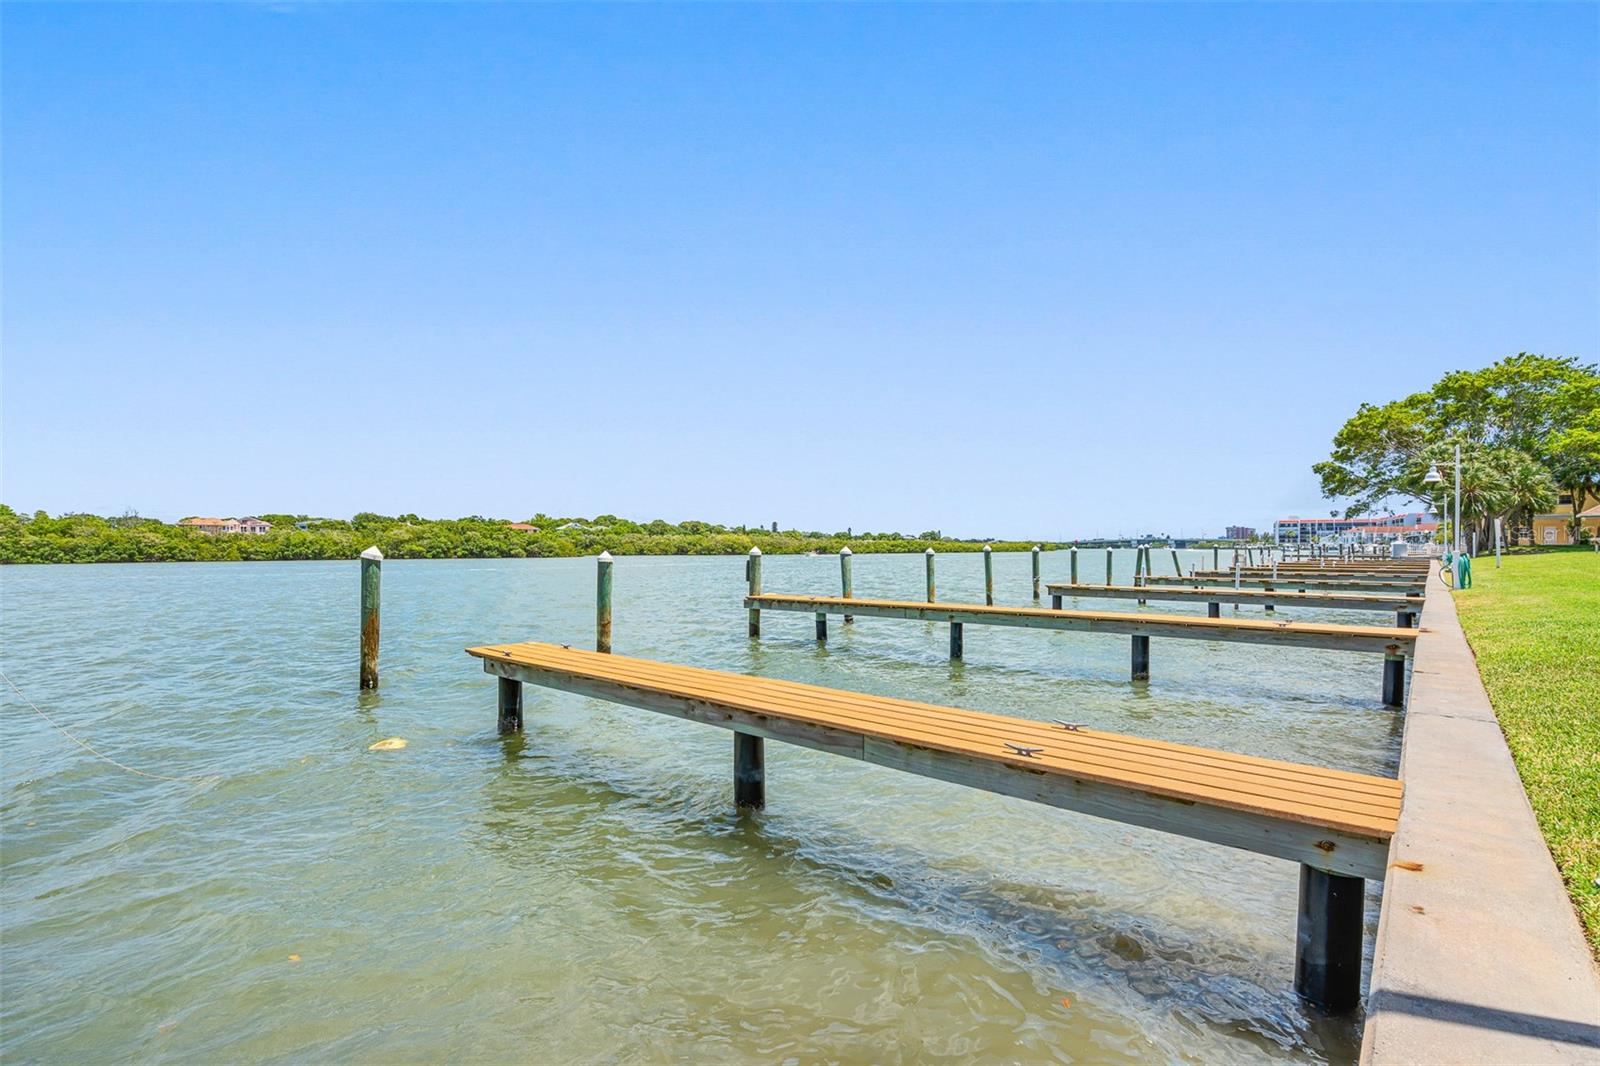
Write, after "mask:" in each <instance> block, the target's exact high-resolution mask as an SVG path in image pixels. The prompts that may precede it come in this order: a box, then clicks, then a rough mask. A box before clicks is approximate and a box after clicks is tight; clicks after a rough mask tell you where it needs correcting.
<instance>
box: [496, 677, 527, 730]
mask: <svg viewBox="0 0 1600 1066" xmlns="http://www.w3.org/2000/svg"><path fill="white" fill-rule="evenodd" d="M497 704H498V706H499V710H500V735H501V736H506V735H508V734H510V733H520V732H522V682H521V681H518V680H517V679H516V678H514V677H502V678H501V679H500V691H499V693H498V700H497Z"/></svg>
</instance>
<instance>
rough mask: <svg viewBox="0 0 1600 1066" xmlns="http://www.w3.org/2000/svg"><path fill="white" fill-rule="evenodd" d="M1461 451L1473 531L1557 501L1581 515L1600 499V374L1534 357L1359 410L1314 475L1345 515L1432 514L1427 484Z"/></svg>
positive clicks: (1465, 373) (1522, 356)
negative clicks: (1411, 509)
mask: <svg viewBox="0 0 1600 1066" xmlns="http://www.w3.org/2000/svg"><path fill="white" fill-rule="evenodd" d="M1457 444H1459V445H1460V446H1461V449H1462V511H1463V513H1464V515H1465V520H1466V521H1467V522H1476V523H1479V524H1483V525H1487V523H1488V522H1489V521H1490V520H1491V519H1493V518H1495V517H1508V518H1510V517H1518V516H1531V515H1533V514H1536V513H1538V512H1540V511H1542V510H1545V509H1548V508H1550V507H1553V506H1555V501H1556V496H1557V493H1558V491H1559V492H1561V493H1570V494H1571V498H1572V500H1573V501H1574V504H1575V505H1578V504H1581V501H1583V500H1584V499H1585V498H1594V497H1596V496H1600V373H1597V372H1596V367H1595V366H1594V365H1593V364H1582V363H1579V362H1578V360H1577V359H1576V358H1573V357H1570V356H1565V357H1551V356H1544V355H1534V354H1530V353H1528V352H1519V353H1518V354H1516V355H1513V356H1508V357H1507V358H1505V359H1502V360H1500V361H1499V362H1497V363H1495V364H1494V365H1493V366H1489V367H1485V368H1484V369H1482V370H1458V371H1454V372H1452V373H1449V374H1446V375H1445V376H1444V377H1443V378H1441V379H1440V380H1439V382H1438V383H1437V384H1435V385H1434V386H1433V388H1431V389H1429V390H1428V391H1427V392H1418V393H1413V394H1412V395H1410V396H1407V397H1405V398H1404V399H1400V400H1393V401H1390V402H1389V403H1386V404H1382V405H1374V404H1362V405H1361V407H1360V408H1359V409H1358V410H1357V411H1356V413H1355V415H1353V416H1352V417H1351V418H1350V420H1349V421H1347V422H1346V423H1345V424H1344V425H1343V426H1342V427H1341V428H1340V429H1339V432H1338V433H1336V434H1334V438H1333V451H1332V454H1331V455H1330V456H1329V458H1328V459H1326V460H1324V461H1323V462H1320V463H1317V464H1316V465H1315V466H1314V467H1312V469H1313V470H1314V471H1315V472H1316V474H1317V476H1318V478H1320V479H1321V482H1322V493H1323V495H1324V496H1326V497H1328V498H1329V499H1344V500H1348V501H1349V503H1348V506H1347V507H1346V511H1345V513H1346V514H1347V515H1353V514H1357V513H1359V512H1362V511H1367V510H1370V509H1372V508H1373V507H1374V506H1375V505H1377V504H1379V503H1380V502H1382V501H1385V500H1390V499H1394V498H1397V497H1398V498H1403V499H1411V500H1418V501H1421V502H1423V503H1426V504H1429V505H1431V504H1433V502H1434V500H1435V497H1434V494H1433V493H1432V492H1431V491H1430V490H1429V487H1428V486H1427V485H1425V484H1424V483H1423V479H1424V478H1425V477H1426V476H1427V473H1428V469H1429V468H1430V467H1431V466H1432V465H1433V464H1435V463H1440V464H1444V463H1447V462H1448V461H1449V460H1450V459H1451V458H1452V455H1453V452H1454V449H1455V446H1456V445H1457ZM1578 509H1579V508H1578V506H1574V508H1573V510H1574V512H1575V513H1576V511H1577V510H1578ZM1573 528H1574V533H1576V532H1577V529H1578V522H1577V519H1576V517H1574V518H1573Z"/></svg>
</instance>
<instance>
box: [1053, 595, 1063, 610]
mask: <svg viewBox="0 0 1600 1066" xmlns="http://www.w3.org/2000/svg"><path fill="white" fill-rule="evenodd" d="M1050 609H1051V610H1052V611H1059V610H1061V597H1060V596H1051V597H1050Z"/></svg>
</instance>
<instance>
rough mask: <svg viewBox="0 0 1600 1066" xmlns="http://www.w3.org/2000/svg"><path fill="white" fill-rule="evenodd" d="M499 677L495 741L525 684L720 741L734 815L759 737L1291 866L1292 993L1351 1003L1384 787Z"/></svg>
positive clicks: (948, 713)
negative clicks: (655, 715) (669, 721)
mask: <svg viewBox="0 0 1600 1066" xmlns="http://www.w3.org/2000/svg"><path fill="white" fill-rule="evenodd" d="M467 653H468V654H469V655H474V656H476V657H478V658H479V659H481V660H482V661H483V668H484V670H485V671H486V672H488V673H490V674H492V675H495V676H496V677H498V679H499V711H500V732H501V733H502V734H505V733H520V732H521V731H522V728H523V714H522V707H523V702H522V689H523V685H524V683H528V684H535V685H542V686H545V687H547V688H553V689H558V690H561V691H564V692H572V693H576V694H579V695H583V696H589V697H593V698H596V699H603V700H608V701H611V702H613V703H621V704H625V705H628V706H633V707H641V708H644V709H646V710H652V711H658V712H660V713H663V714H669V715H673V716H675V717H678V718H684V719H687V720H689V721H694V722H701V723H704V724H707V725H715V726H719V727H721V728H724V729H728V730H731V731H732V732H733V753H734V765H733V786H734V799H735V803H736V804H738V805H739V806H747V807H762V806H765V803H766V755H765V751H764V745H765V742H766V741H767V740H769V739H770V740H780V741H784V742H786V743H790V744H796V745H800V746H802V747H809V748H813V749H816V750H819V751H825V752H831V753H833V754H835V755H844V756H848V757H850V758H854V759H860V760H862V761H864V762H869V763H873V764H875V765H878V766H886V767H890V768H892V769H896V770H901V771H904V772H906V773H912V774H918V775H920V776H923V777H931V778H935V779H937V780H941V781H949V782H952V783H955V784H961V785H966V786H968V787H971V788H977V789H982V790H984V791H987V792H994V793H997V794H999V795H1003V796H1012V797H1015V798H1018V799H1024V800H1029V801H1032V802H1034V803H1041V804H1045V805H1048V806H1052V807H1057V808H1060V809H1062V810H1069V811H1075V812H1078V813H1081V814H1087V815H1091V816H1093V817H1096V818H1105V819H1108V820H1111V821H1117V822H1124V823H1127V824H1129V825H1138V826H1144V827H1146V828H1149V829H1155V830H1159V831H1161V832H1166V833H1174V834H1177V835H1180V836H1187V837H1191V838H1194V839H1197V840H1204V841H1209V842H1211V843H1215V844H1223V845H1226V846H1228V847H1233V848H1240V849H1243V850H1246V851H1252V852H1256V853H1258V854H1262V855H1271V856H1274V857H1276V858H1281V859H1288V860H1290V861H1294V862H1298V863H1299V864H1300V900H1299V907H1298V916H1297V927H1296V934H1295V990H1296V991H1297V992H1298V993H1300V994H1301V995H1302V996H1305V997H1306V998H1307V999H1309V1000H1311V1001H1312V1002H1313V1003H1316V1004H1318V1005H1320V1006H1322V1007H1323V1008H1325V1009H1328V1010H1331V1011H1344V1010H1349V1009H1350V1008H1352V1007H1354V1006H1355V1005H1356V1004H1357V1003H1359V1002H1360V998H1361V954H1362V952H1361V949H1362V940H1363V936H1364V924H1363V920H1362V910H1363V906H1364V901H1365V881H1366V879H1368V878H1373V879H1381V878H1383V877H1384V876H1385V874H1386V873H1387V869H1388V856H1389V841H1390V839H1391V838H1392V837H1393V836H1394V833H1395V830H1396V827H1397V825H1398V824H1399V817H1400V809H1401V803H1402V798H1403V796H1404V787H1403V785H1402V784H1401V783H1400V782H1399V781H1396V780H1394V779H1392V778H1383V777H1374V776H1370V775H1367V774H1357V773H1350V772H1347V771H1342V770H1330V769H1325V768H1323V767H1316V766H1303V765H1300V764H1297V763H1290V762H1282V761H1279V760H1274V759H1262V758H1258V757H1255V756H1249V755H1236V754H1232V753H1230V752H1223V751H1214V750H1211V749H1209V748H1199V747H1192V746H1188V745H1183V744H1171V743H1166V742H1164V741H1157V740H1146V739H1144V738H1142V737H1131V736H1123V735H1121V734H1117V733H1104V732H1100V731H1099V730H1092V729H1087V728H1084V727H1083V726H1081V725H1077V724H1074V723H1070V722H1065V721H1062V722H1055V723H1050V722H1038V721H1034V720H1031V719H1025V718H1011V717H1006V716H1003V715H996V714H987V713H983V712H979V711H968V710H962V709H959V708H955V707H941V706H938V705H935V704H928V703H920V702H917V701H913V700H902V699H894V698H892V697H888V696H871V695H865V694H862V693H856V692H842V691H839V690H836V689H828V688H822V687H819V686H816V685H805V684H800V683H797V682H793V681H780V680H775V679H772V678H763V677H751V676H747V675H743V674H731V673H725V672H722V671H717V670H706V669H701V668H699V667H692V666H678V665H674V664H671V663H662V662H655V661H653V660H649V659H634V658H628V657H625V656H619V655H612V654H609V653H606V652H591V651H578V650H574V649H572V648H568V647H560V646H557V645H553V644H504V645H494V646H485V647H477V648H468V649H467Z"/></svg>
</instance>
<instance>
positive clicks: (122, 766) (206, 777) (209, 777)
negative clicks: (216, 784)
mask: <svg viewBox="0 0 1600 1066" xmlns="http://www.w3.org/2000/svg"><path fill="white" fill-rule="evenodd" d="M0 678H4V680H5V683H6V684H7V685H9V686H10V687H11V691H12V692H15V693H16V694H17V698H18V699H20V700H21V701H22V702H23V703H26V704H27V705H28V706H29V707H30V708H32V710H33V713H34V714H37V715H38V716H39V717H40V718H43V719H44V720H45V721H46V722H49V723H50V725H51V726H52V727H54V728H55V730H56V732H58V733H60V734H61V735H62V736H64V737H66V738H67V739H68V740H70V741H72V742H73V743H74V744H76V745H78V747H80V748H82V749H83V750H84V751H86V752H88V753H89V754H90V755H93V756H94V757H95V758H97V759H101V760H104V761H105V762H108V763H110V764H111V765H112V766H115V767H116V768H117V769H119V770H126V771H128V773H130V774H138V775H139V776H140V777H150V778H154V779H155V780H157V781H216V780H219V775H217V774H196V775H190V776H187V777H168V776H167V775H166V774H152V773H150V772H148V771H146V770H136V769H134V768H133V767H131V766H129V765H127V764H126V763H120V762H118V761H117V760H115V759H113V758H112V757H111V756H109V755H107V754H105V753H104V752H100V751H96V750H95V749H94V748H93V747H92V746H91V745H90V744H89V743H88V742H87V741H84V740H82V739H80V738H79V737H77V736H76V735H75V734H73V733H72V732H71V731H70V730H69V729H67V728H66V727H65V726H63V725H62V724H61V723H60V722H57V721H56V720H55V719H54V718H51V717H50V716H49V715H48V714H45V713H44V712H43V711H41V710H40V709H39V707H38V705H37V704H35V703H34V702H33V701H32V700H30V699H29V698H28V697H27V696H26V695H24V694H23V692H22V690H21V689H20V688H18V687H17V683H16V682H15V681H13V680H11V678H9V677H7V676H6V673H5V671H4V670H0Z"/></svg>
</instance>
